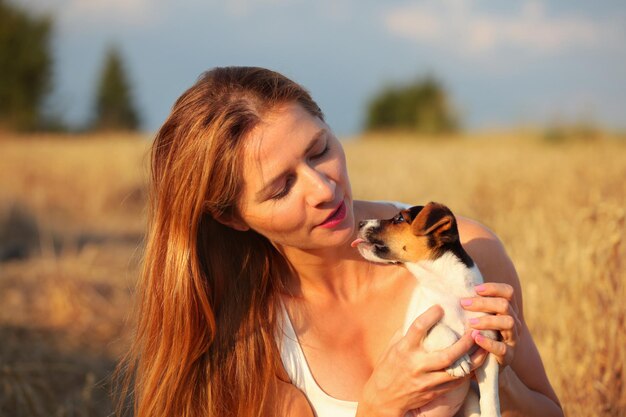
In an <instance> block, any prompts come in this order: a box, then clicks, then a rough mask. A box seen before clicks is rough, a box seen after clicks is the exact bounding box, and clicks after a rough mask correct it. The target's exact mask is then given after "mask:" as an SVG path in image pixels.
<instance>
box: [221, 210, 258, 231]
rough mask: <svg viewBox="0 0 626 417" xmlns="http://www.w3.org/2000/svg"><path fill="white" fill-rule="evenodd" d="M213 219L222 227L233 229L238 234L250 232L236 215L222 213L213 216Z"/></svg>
mask: <svg viewBox="0 0 626 417" xmlns="http://www.w3.org/2000/svg"><path fill="white" fill-rule="evenodd" d="M213 218H214V219H215V220H217V221H218V222H219V223H222V224H223V225H224V226H228V227H230V228H231V229H235V230H238V231H240V232H245V231H248V230H250V226H248V225H247V224H246V223H245V222H244V221H243V220H241V218H240V217H239V216H238V215H236V214H230V213H228V214H227V213H222V214H221V215H220V216H213Z"/></svg>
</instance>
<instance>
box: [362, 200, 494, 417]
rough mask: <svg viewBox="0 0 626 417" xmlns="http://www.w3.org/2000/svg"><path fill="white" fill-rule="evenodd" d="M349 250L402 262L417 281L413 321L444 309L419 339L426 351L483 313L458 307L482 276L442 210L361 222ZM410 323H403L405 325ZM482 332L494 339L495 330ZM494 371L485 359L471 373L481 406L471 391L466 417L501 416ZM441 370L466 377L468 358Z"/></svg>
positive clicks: (418, 209)
mask: <svg viewBox="0 0 626 417" xmlns="http://www.w3.org/2000/svg"><path fill="white" fill-rule="evenodd" d="M352 247H357V248H358V249H359V252H360V253H361V255H362V256H363V257H364V258H365V259H367V260H370V261H373V262H380V263H403V264H404V265H405V266H406V268H407V269H408V270H409V271H410V272H411V273H412V274H413V275H414V276H415V278H417V280H418V286H417V289H416V292H417V294H415V296H414V300H416V303H417V305H416V306H415V308H414V309H413V311H414V313H415V317H417V316H418V315H420V314H421V313H423V312H424V311H426V310H427V309H428V308H429V307H431V306H433V305H435V304H439V305H440V306H441V307H442V308H443V309H444V312H445V314H444V317H443V318H442V319H441V320H440V321H439V323H437V324H435V326H433V327H432V328H431V330H430V331H429V333H428V335H427V336H426V338H425V339H424V342H423V346H424V349H426V350H427V351H429V352H432V351H437V350H441V349H444V348H446V347H448V346H450V345H452V344H453V343H454V342H456V341H457V340H458V339H459V338H460V337H461V336H462V335H463V334H464V333H465V331H466V329H468V328H469V325H468V323H469V320H470V319H471V318H473V317H479V316H483V315H485V314H486V313H480V312H471V311H466V310H464V309H463V308H461V305H460V299H461V298H465V297H474V296H475V295H476V292H475V291H474V287H475V286H476V285H478V284H481V283H482V282H483V277H482V275H481V273H480V271H479V270H478V268H477V267H476V264H474V261H473V260H472V258H470V256H469V255H468V254H467V252H465V250H464V249H463V247H462V246H461V242H460V240H459V232H458V228H457V224H456V219H455V218H454V215H453V214H452V212H451V211H450V209H448V208H447V207H446V206H444V205H442V204H438V203H432V202H431V203H429V204H427V205H426V206H415V207H411V208H409V209H407V210H402V211H401V212H400V213H398V214H397V215H396V216H395V217H393V218H392V219H388V220H364V221H362V222H360V223H359V234H358V237H357V239H356V240H355V241H354V242H352ZM410 323H411V320H408V321H407V324H408V325H410ZM408 325H405V329H404V332H405V333H406V330H407V329H408ZM481 333H482V334H484V335H485V336H486V337H490V338H492V339H496V338H497V333H496V332H495V331H481ZM498 370H499V365H498V362H497V360H496V358H495V357H494V356H493V355H488V356H487V359H486V360H485V362H484V363H483V365H482V366H481V367H480V368H478V369H476V379H477V381H478V388H479V391H480V404H478V399H477V398H476V395H475V394H472V390H471V389H470V391H469V392H470V394H468V396H467V397H466V399H465V404H464V407H463V412H464V413H465V415H466V416H477V415H480V416H483V417H485V416H488V417H500V402H499V398H498ZM446 371H447V372H448V373H449V374H450V375H452V376H456V377H462V376H465V375H467V374H469V373H470V358H469V355H467V354H466V355H464V356H463V357H461V358H460V359H459V360H457V361H456V362H455V363H454V364H453V365H452V366H451V367H449V368H448V369H446ZM479 406H480V408H478V407H479ZM478 409H480V414H478Z"/></svg>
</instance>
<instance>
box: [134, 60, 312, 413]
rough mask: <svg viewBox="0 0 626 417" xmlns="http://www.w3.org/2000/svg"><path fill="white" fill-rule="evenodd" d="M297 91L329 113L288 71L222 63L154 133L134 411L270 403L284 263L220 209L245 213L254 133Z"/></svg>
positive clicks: (221, 409)
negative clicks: (242, 203) (245, 167)
mask: <svg viewBox="0 0 626 417" xmlns="http://www.w3.org/2000/svg"><path fill="white" fill-rule="evenodd" d="M290 102H297V103H299V104H300V105H302V106H303V108H304V109H306V110H307V111H308V112H309V113H310V114H312V115H314V116H317V117H319V118H320V119H322V120H323V115H322V112H321V111H320V109H319V107H318V106H317V104H315V102H314V101H313V100H312V99H311V97H310V95H309V94H308V92H307V91H306V90H304V89H303V88H302V87H301V86H300V85H298V84H296V83H294V82H293V81H291V80H289V79H287V78H286V77H284V76H282V75H281V74H278V73H276V72H273V71H270V70H266V69H263V68H252V67H226V68H215V69H213V70H211V71H208V72H206V73H204V74H203V75H202V76H201V77H200V78H199V80H198V81H197V82H196V84H194V85H193V86H192V87H191V88H190V89H188V90H187V91H186V92H185V93H184V94H183V95H182V96H181V97H180V98H179V99H178V100H177V101H176V103H175V105H174V107H173V109H172V112H171V114H170V115H169V117H168V119H167V120H166V121H165V123H164V124H163V126H162V127H161V129H160V130H159V132H158V134H157V135H156V138H155V141H154V145H153V147H152V183H151V189H150V212H149V225H148V226H149V227H148V234H147V243H146V248H145V255H144V258H145V259H144V267H143V273H142V276H141V278H140V280H139V282H138V287H137V295H138V303H137V323H136V333H135V335H134V339H133V343H132V347H131V349H130V350H129V353H128V355H127V357H126V359H125V361H124V364H125V365H124V367H125V371H124V372H126V375H127V380H126V385H125V388H123V389H122V397H132V401H133V403H134V406H133V409H134V414H135V415H136V416H137V417H155V416H156V417H160V416H162V417H165V416H177V417H178V416H184V417H207V416H210V417H213V416H215V417H218V416H259V415H261V414H262V410H264V409H265V410H267V409H268V406H269V408H270V409H271V402H272V401H273V398H272V397H273V392H274V390H275V388H276V384H277V375H278V370H279V366H280V365H279V364H280V357H279V354H278V351H277V348H276V341H275V340H276V339H275V333H276V328H277V325H278V320H277V311H278V302H279V300H278V296H277V291H279V290H280V289H281V286H282V285H283V281H282V279H281V275H282V274H281V271H282V268H283V267H284V265H285V262H284V260H283V259H282V257H281V255H280V254H279V253H278V252H277V251H276V249H275V248H274V247H273V246H272V244H271V242H269V241H268V240H267V239H266V238H265V237H263V236H261V235H259V234H257V233H256V232H254V231H251V230H250V231H245V232H241V231H236V230H234V229H231V228H229V227H227V226H225V225H223V224H222V223H220V222H218V221H216V219H222V218H237V216H238V215H239V213H238V211H237V203H238V202H239V199H240V197H241V193H242V157H243V153H242V149H243V146H242V144H243V143H244V142H245V140H246V137H247V136H248V134H249V133H250V131H251V130H252V129H253V128H254V127H255V126H256V125H257V124H258V123H259V122H260V121H261V120H262V119H263V116H264V115H265V114H266V113H267V112H268V111H271V110H272V109H274V108H276V107H277V106H278V105H281V104H286V103H290ZM283 278H284V277H283ZM131 392H132V394H131Z"/></svg>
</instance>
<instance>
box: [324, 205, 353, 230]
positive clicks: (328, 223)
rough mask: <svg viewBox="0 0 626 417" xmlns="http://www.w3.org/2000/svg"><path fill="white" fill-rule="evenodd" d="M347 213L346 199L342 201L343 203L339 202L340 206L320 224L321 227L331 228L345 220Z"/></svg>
mask: <svg viewBox="0 0 626 417" xmlns="http://www.w3.org/2000/svg"><path fill="white" fill-rule="evenodd" d="M346 213H347V210H346V203H345V201H342V202H341V204H339V207H337V209H336V210H335V211H333V212H332V213H331V215H330V216H328V218H326V220H324V222H322V223H321V224H320V225H319V227H324V228H327V229H330V228H333V227H335V226H337V225H338V224H339V223H341V222H342V221H343V219H345V218H346Z"/></svg>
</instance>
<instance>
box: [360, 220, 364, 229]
mask: <svg viewBox="0 0 626 417" xmlns="http://www.w3.org/2000/svg"><path fill="white" fill-rule="evenodd" d="M363 226H365V221H363V220H361V221H360V222H359V229H362V228H363Z"/></svg>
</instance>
